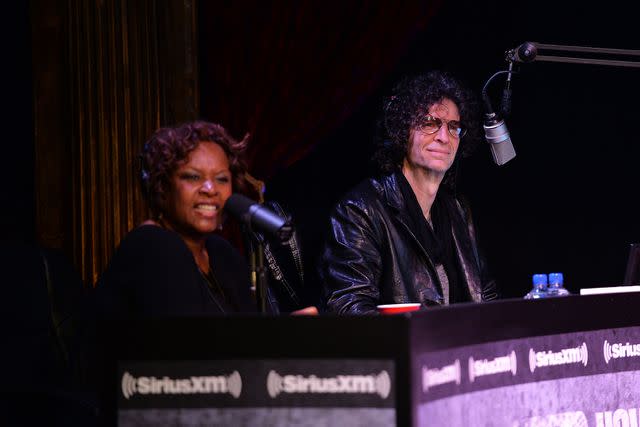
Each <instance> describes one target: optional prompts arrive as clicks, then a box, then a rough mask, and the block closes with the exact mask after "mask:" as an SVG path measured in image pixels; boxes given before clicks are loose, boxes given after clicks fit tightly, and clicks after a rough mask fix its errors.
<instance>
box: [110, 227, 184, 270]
mask: <svg viewBox="0 0 640 427" xmlns="http://www.w3.org/2000/svg"><path fill="white" fill-rule="evenodd" d="M181 255H185V256H187V255H189V249H188V248H187V246H186V245H185V243H184V241H183V240H182V239H181V238H180V236H179V235H178V234H177V233H175V232H173V231H170V230H166V229H164V228H162V227H159V226H156V225H151V224H143V225H140V226H138V227H136V228H134V229H133V230H131V231H130V232H129V233H127V235H126V236H125V237H124V238H123V239H122V241H121V242H120V244H119V245H118V249H117V250H116V252H115V254H114V258H115V259H125V260H126V259H129V260H138V261H141V260H143V259H147V260H161V259H165V258H168V259H170V260H171V261H172V262H175V261H176V259H179V258H180V256H181Z"/></svg>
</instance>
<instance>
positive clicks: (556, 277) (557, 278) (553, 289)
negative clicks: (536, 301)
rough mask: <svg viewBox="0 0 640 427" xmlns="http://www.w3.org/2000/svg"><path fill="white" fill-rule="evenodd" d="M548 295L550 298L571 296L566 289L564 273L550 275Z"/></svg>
mask: <svg viewBox="0 0 640 427" xmlns="http://www.w3.org/2000/svg"><path fill="white" fill-rule="evenodd" d="M547 295H548V296H550V297H564V296H567V295H571V292H569V291H568V290H566V289H565V287H564V277H563V276H562V273H549V286H548V287H547Z"/></svg>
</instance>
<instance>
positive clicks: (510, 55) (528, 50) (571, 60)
mask: <svg viewBox="0 0 640 427" xmlns="http://www.w3.org/2000/svg"><path fill="white" fill-rule="evenodd" d="M567 52H573V53H581V54H587V55H592V56H598V55H614V56H617V57H625V56H636V57H639V56H640V50H634V49H608V48H601V47H587V46H567V45H560V44H545V43H536V42H525V43H523V44H521V45H520V46H518V47H516V48H515V49H511V50H508V51H507V52H506V60H507V61H508V62H533V61H540V62H562V63H566V64H591V65H610V66H614V67H631V68H640V62H639V61H635V60H631V61H627V60H620V59H599V58H592V57H588V56H584V57H580V56H560V55H558V54H565V53H567ZM540 53H542V55H541V54H540ZM605 58H606V57H605Z"/></svg>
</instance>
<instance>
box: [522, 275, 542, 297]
mask: <svg viewBox="0 0 640 427" xmlns="http://www.w3.org/2000/svg"><path fill="white" fill-rule="evenodd" d="M546 297H547V275H546V274H534V275H533V288H532V289H531V290H530V291H529V292H528V293H527V294H526V295H525V296H524V299H540V298H546Z"/></svg>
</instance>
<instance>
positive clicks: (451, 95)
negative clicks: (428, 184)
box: [373, 71, 480, 182]
mask: <svg viewBox="0 0 640 427" xmlns="http://www.w3.org/2000/svg"><path fill="white" fill-rule="evenodd" d="M443 98H448V99H450V100H451V101H453V103H454V104H456V106H457V107H458V110H459V112H460V123H461V124H462V126H463V127H464V128H466V129H467V133H466V134H465V135H464V136H463V137H462V139H461V141H460V146H459V148H458V154H457V155H456V161H455V162H458V158H460V157H461V156H462V157H466V156H468V155H469V154H471V152H472V151H473V150H474V149H475V147H476V145H477V142H478V141H479V139H480V138H479V125H480V120H479V108H478V102H477V100H476V98H475V96H474V95H473V93H472V92H471V91H470V90H468V89H466V88H465V87H464V86H463V85H462V84H461V83H460V82H459V81H458V80H457V79H456V78H454V77H453V76H452V75H451V74H449V73H448V72H444V71H430V72H428V73H426V74H421V75H418V76H415V77H407V78H405V79H403V80H402V81H401V82H400V83H398V84H397V85H396V86H395V88H394V89H393V91H392V94H391V96H390V97H389V98H387V99H386V100H385V105H384V109H383V113H382V119H381V122H380V123H379V126H380V127H381V138H380V139H379V141H378V143H377V147H376V150H375V153H374V155H373V161H374V163H375V164H376V166H377V167H378V169H379V171H380V172H382V173H392V172H395V171H397V170H400V168H401V167H402V162H403V160H404V158H405V156H406V155H407V149H408V147H407V145H408V142H409V134H410V132H411V130H412V129H415V128H417V127H419V126H420V123H421V121H422V120H423V119H424V117H425V116H426V115H427V113H428V111H429V107H431V106H432V105H433V104H435V103H437V102H439V101H441V100H442V99H443ZM454 169H455V164H454V166H452V167H451V168H450V172H451V171H452V170H454ZM446 181H448V180H447V178H446V177H445V182H446Z"/></svg>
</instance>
